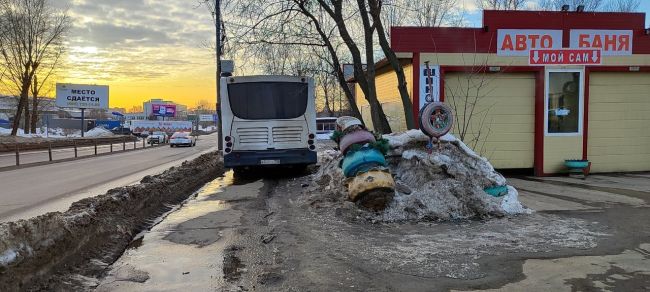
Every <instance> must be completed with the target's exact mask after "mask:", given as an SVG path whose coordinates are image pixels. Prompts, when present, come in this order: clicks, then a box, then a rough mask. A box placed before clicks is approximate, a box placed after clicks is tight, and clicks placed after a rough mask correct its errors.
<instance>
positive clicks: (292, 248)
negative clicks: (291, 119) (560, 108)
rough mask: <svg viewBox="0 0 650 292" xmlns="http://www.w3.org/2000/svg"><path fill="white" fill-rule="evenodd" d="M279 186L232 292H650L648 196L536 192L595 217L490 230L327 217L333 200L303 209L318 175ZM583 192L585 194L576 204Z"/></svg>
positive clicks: (552, 218) (252, 216) (496, 222)
mask: <svg viewBox="0 0 650 292" xmlns="http://www.w3.org/2000/svg"><path fill="white" fill-rule="evenodd" d="M277 183H278V186H277V187H276V188H275V189H274V190H273V191H272V192H270V193H269V196H268V197H266V198H264V197H260V198H259V199H258V200H260V205H261V200H264V204H265V206H266V209H250V210H248V209H247V210H246V211H245V212H244V216H243V217H242V222H248V224H242V226H239V227H237V229H238V230H239V233H240V234H241V235H240V236H239V237H238V238H239V240H237V241H236V242H235V243H234V246H236V247H237V249H236V250H235V252H234V253H233V255H232V256H234V257H235V258H237V261H239V262H241V265H242V266H244V267H245V272H244V273H243V274H242V275H241V277H239V278H238V279H237V280H235V281H231V282H227V283H230V285H231V286H230V288H231V289H235V288H237V287H239V289H241V290H242V291H449V290H463V291H464V290H474V289H497V288H501V287H503V288H504V289H507V290H508V291H523V290H527V291H534V290H539V291H542V290H548V289H547V288H549V287H553V288H551V290H556V291H562V290H567V291H571V290H572V289H587V290H589V289H595V288H597V287H601V288H602V287H606V288H607V289H615V288H620V289H623V290H626V291H633V290H639V289H641V290H643V289H647V288H648V287H650V260H649V259H650V257H649V254H650V250H648V248H649V245H648V244H647V243H649V242H650V228H648V226H646V225H643V224H641V225H639V224H638V223H639V222H647V221H648V220H649V219H650V212H648V207H647V202H648V200H650V193H648V194H646V195H647V196H645V197H642V198H638V197H634V196H623V195H621V194H611V193H610V194H609V196H607V197H606V198H608V200H603V199H602V198H603V196H602V194H601V196H595V197H594V198H593V199H590V198H588V197H585V196H582V193H581V192H579V191H580V190H581V189H579V188H576V187H575V186H565V188H564V189H563V192H562V193H561V194H562V195H557V194H554V193H544V191H545V190H544V189H543V188H541V189H539V188H538V190H539V191H538V195H540V196H542V197H543V198H537V199H536V200H537V201H538V203H539V204H540V205H541V202H544V201H546V198H549V199H552V200H555V201H554V202H555V203H558V202H557V200H560V201H562V202H574V203H576V202H579V203H578V205H579V206H584V207H585V208H582V207H581V208H578V209H576V210H573V209H571V208H566V210H561V211H558V210H549V211H540V212H536V213H533V214H532V215H522V216H517V217H511V218H495V219H489V220H484V221H472V220H463V221H457V222H418V223H392V224H384V223H376V224H373V222H369V221H368V220H367V219H365V218H364V216H363V214H354V213H350V211H349V210H352V208H345V207H342V208H328V207H323V208H320V207H321V206H328V200H332V198H325V197H324V198H322V200H317V201H305V199H304V198H305V197H307V195H306V194H307V193H309V192H313V191H314V189H313V186H314V185H315V183H314V182H313V180H312V179H311V177H309V176H307V177H303V178H298V179H284V180H279V181H278V182H277ZM551 191H553V190H551ZM574 192H577V193H578V194H579V195H578V196H576V197H573V193H574ZM635 194H636V195H638V193H635ZM522 196H524V197H525V195H522ZM533 200H535V199H533ZM559 204H560V205H562V203H561V202H560V203H559ZM569 206H571V205H569ZM265 238H266V239H270V240H266V242H265V241H264V240H262V239H265ZM596 266H597V267H596ZM569 270H570V272H569ZM548 271H556V272H554V273H549V272H548ZM561 271H564V272H561ZM644 287H645V288H644ZM235 291H236V289H235Z"/></svg>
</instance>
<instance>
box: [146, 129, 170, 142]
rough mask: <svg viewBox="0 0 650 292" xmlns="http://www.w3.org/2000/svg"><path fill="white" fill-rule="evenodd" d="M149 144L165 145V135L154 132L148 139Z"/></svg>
mask: <svg viewBox="0 0 650 292" xmlns="http://www.w3.org/2000/svg"><path fill="white" fill-rule="evenodd" d="M148 140H149V144H151V145H153V144H165V143H167V140H168V138H167V133H165V132H162V131H155V132H153V133H152V134H151V135H149V137H148Z"/></svg>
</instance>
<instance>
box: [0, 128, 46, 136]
mask: <svg viewBox="0 0 650 292" xmlns="http://www.w3.org/2000/svg"><path fill="white" fill-rule="evenodd" d="M9 135H11V129H5V128H0V136H9ZM42 135H43V134H41V129H36V134H25V131H23V129H18V132H17V133H16V136H18V137H25V138H33V137H41V136H42Z"/></svg>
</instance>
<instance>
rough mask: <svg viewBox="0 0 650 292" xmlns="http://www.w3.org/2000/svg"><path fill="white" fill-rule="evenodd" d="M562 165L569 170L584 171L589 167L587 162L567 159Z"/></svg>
mask: <svg viewBox="0 0 650 292" xmlns="http://www.w3.org/2000/svg"><path fill="white" fill-rule="evenodd" d="M564 165H565V166H566V167H568V168H569V169H585V168H587V166H589V160H582V159H567V160H565V161H564Z"/></svg>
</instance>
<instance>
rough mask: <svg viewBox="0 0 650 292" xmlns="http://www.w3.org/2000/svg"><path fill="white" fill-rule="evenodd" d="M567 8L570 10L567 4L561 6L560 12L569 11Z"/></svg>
mask: <svg viewBox="0 0 650 292" xmlns="http://www.w3.org/2000/svg"><path fill="white" fill-rule="evenodd" d="M569 8H570V7H569V4H564V5H562V11H564V12H566V11H569Z"/></svg>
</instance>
